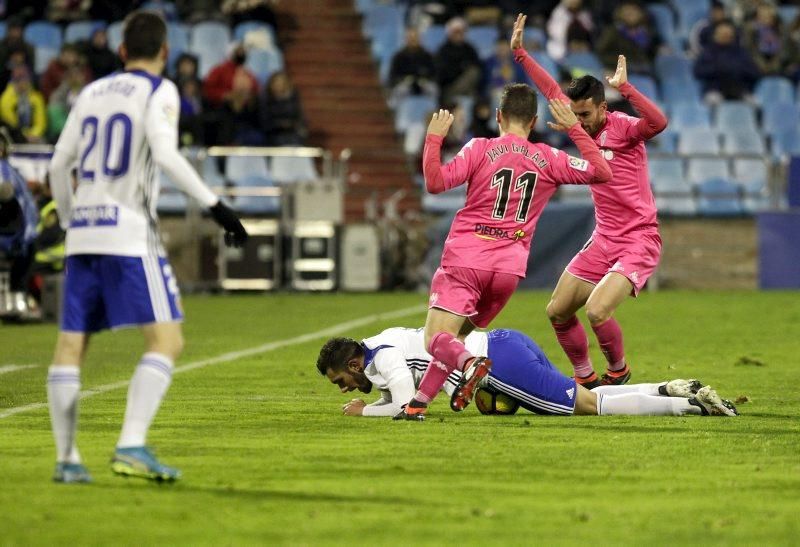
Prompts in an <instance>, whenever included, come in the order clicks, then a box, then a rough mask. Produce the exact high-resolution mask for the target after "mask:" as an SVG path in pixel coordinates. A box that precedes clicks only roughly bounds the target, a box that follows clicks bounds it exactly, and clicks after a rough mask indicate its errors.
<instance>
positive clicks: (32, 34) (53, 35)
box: [23, 21, 62, 49]
mask: <svg viewBox="0 0 800 547" xmlns="http://www.w3.org/2000/svg"><path fill="white" fill-rule="evenodd" d="M23 35H24V37H25V41H26V42H28V43H29V44H31V45H32V46H39V47H46V48H50V49H61V43H62V38H61V27H59V26H58V25H56V24H54V23H50V22H48V21H33V22H32V23H28V26H26V27H25V31H24V32H23Z"/></svg>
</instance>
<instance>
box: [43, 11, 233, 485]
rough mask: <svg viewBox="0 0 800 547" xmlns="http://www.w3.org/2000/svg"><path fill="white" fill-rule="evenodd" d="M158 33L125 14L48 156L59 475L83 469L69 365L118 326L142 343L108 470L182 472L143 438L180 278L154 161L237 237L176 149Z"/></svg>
mask: <svg viewBox="0 0 800 547" xmlns="http://www.w3.org/2000/svg"><path fill="white" fill-rule="evenodd" d="M166 36H167V30H166V25H165V23H164V21H163V19H161V17H159V16H158V15H157V14H155V13H152V12H146V11H140V12H134V13H132V14H131V15H130V16H128V18H127V19H126V21H125V30H124V39H123V44H122V46H121V47H120V56H121V58H122V59H123V61H124V63H125V70H124V71H123V72H118V73H115V74H112V75H111V76H108V77H106V78H103V79H100V80H97V81H95V82H93V83H92V84H90V85H88V86H87V87H86V88H85V89H84V90H83V92H82V93H81V95H80V96H79V97H78V99H77V101H76V103H75V105H74V106H73V108H72V110H71V111H70V114H69V118H68V119H67V123H66V125H65V127H64V131H63V132H62V133H61V137H60V138H59V140H58V144H56V149H55V154H54V155H53V159H52V163H51V165H50V180H51V185H52V192H53V197H54V198H55V200H56V203H57V205H58V213H59V218H60V219H61V222H62V224H63V225H64V228H65V229H66V230H67V241H66V254H67V259H66V277H65V283H64V307H63V318H62V322H61V332H60V333H59V336H58V342H57V343H56V349H55V356H54V358H53V365H52V366H51V367H50V371H49V374H48V378H47V394H48V401H49V405H50V416H51V420H52V427H53V436H54V437H55V443H56V461H57V464H56V470H55V475H54V477H53V479H54V480H55V481H57V482H88V481H90V480H91V479H90V477H89V473H88V472H87V470H86V468H85V467H84V466H83V465H82V464H81V458H80V455H79V453H78V448H77V445H76V442H75V433H76V429H77V427H76V426H77V419H78V398H79V397H78V393H79V390H80V368H79V367H80V365H81V362H82V361H83V358H84V355H85V353H86V349H87V346H88V342H89V337H90V336H91V334H93V333H95V332H97V331H100V330H102V329H107V328H111V329H116V328H121V327H127V326H138V327H139V329H140V330H141V332H142V335H143V336H144V341H145V348H146V351H145V353H144V355H143V356H142V358H141V360H140V361H139V364H138V366H137V367H136V371H135V373H134V375H133V378H132V379H131V382H130V387H129V389H128V402H127V407H126V410H125V421H124V423H123V426H122V433H121V435H120V438H119V442H118V443H117V447H116V451H115V453H114V457H113V460H112V462H111V469H112V471H113V472H114V473H117V474H120V475H127V476H135V477H143V478H147V479H153V480H175V479H177V478H178V477H179V476H180V472H179V471H178V470H177V469H174V468H172V467H168V466H166V465H163V464H161V463H160V462H159V461H158V460H157V459H156V458H155V457H154V456H153V454H152V452H151V451H150V450H149V449H148V448H147V447H146V446H145V438H146V435H147V430H148V429H149V427H150V423H151V422H152V420H153V417H154V416H155V414H156V411H157V410H158V407H159V405H160V404H161V399H162V398H163V397H164V394H165V393H166V391H167V388H168V387H169V384H170V381H171V378H172V369H173V363H174V362H175V359H176V358H177V357H178V355H180V353H181V350H182V348H183V334H182V329H181V324H180V321H181V320H182V318H183V314H182V311H181V307H180V295H179V293H178V285H177V282H176V280H175V278H174V277H173V274H172V269H171V267H170V265H169V263H168V262H167V259H166V256H165V253H164V249H163V248H162V246H161V243H160V240H159V235H158V224H157V218H156V201H157V199H158V192H159V174H158V169H159V168H161V169H163V170H164V171H165V172H166V174H167V175H169V177H170V178H171V179H172V180H173V182H174V183H175V184H176V185H177V186H178V187H179V188H180V189H182V190H183V191H184V192H186V193H187V194H189V195H190V196H191V197H193V198H194V199H196V200H197V201H199V202H200V203H201V204H202V205H203V206H205V207H209V208H210V210H211V213H212V215H213V217H214V219H215V220H216V221H217V222H218V223H219V224H221V225H222V227H223V228H224V230H225V232H226V233H225V240H226V243H227V244H229V245H237V246H238V245H242V244H243V243H244V242H245V240H246V239H247V232H246V231H245V229H244V228H243V226H242V224H241V222H239V219H238V218H237V217H236V215H235V214H234V213H233V212H232V211H231V210H230V208H228V207H227V206H226V205H224V204H223V203H222V202H220V200H219V198H218V197H217V196H216V195H215V194H214V193H213V192H212V191H211V190H210V189H209V188H208V187H206V186H205V185H204V184H203V182H202V181H201V180H200V178H199V177H198V176H197V173H195V171H194V170H193V169H192V168H191V166H190V165H189V163H188V162H187V161H186V159H185V158H184V157H183V156H181V154H180V153H179V152H178V148H177V143H178V132H177V130H178V112H179V102H178V92H177V89H176V88H175V85H174V84H173V83H172V82H170V81H169V80H165V79H162V78H161V77H160V76H159V75H160V74H161V72H162V70H163V69H164V64H165V62H166V59H167V52H168V50H167V41H166ZM75 162H78V166H77V170H78V173H77V179H78V185H77V189H75V191H74V193H73V190H72V187H71V184H70V169H72V166H73V164H74V163H75Z"/></svg>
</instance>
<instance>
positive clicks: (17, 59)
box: [0, 49, 33, 89]
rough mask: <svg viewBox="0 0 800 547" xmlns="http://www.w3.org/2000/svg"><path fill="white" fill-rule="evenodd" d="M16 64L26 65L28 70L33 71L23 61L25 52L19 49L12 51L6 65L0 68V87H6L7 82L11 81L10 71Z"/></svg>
mask: <svg viewBox="0 0 800 547" xmlns="http://www.w3.org/2000/svg"><path fill="white" fill-rule="evenodd" d="M18 66H24V67H27V68H28V70H30V71H33V69H32V68H31V67H30V66H29V65H28V63H27V62H26V61H25V52H24V51H23V50H21V49H17V50H14V51H12V52H11V55H10V56H9V57H8V61H7V63H6V65H5V66H4V67H3V68H2V70H0V89H5V88H6V86H7V85H8V82H10V81H11V71H12V70H14V68H15V67H18Z"/></svg>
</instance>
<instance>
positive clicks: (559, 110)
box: [547, 99, 611, 184]
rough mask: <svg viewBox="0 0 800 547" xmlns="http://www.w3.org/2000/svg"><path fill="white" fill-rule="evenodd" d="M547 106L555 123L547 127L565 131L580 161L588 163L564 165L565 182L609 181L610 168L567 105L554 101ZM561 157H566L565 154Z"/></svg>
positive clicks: (549, 123)
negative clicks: (573, 144)
mask: <svg viewBox="0 0 800 547" xmlns="http://www.w3.org/2000/svg"><path fill="white" fill-rule="evenodd" d="M548 106H549V108H550V113H551V114H552V115H553V119H554V120H555V122H547V125H549V126H550V128H551V129H555V130H557V131H566V132H567V134H568V135H569V137H570V138H571V139H572V141H573V142H574V143H575V145H576V146H577V147H578V150H580V152H581V156H583V158H584V159H583V160H581V161H587V162H588V164H587V165H583V164H578V165H571V164H568V165H566V167H567V168H568V169H567V170H564V171H563V174H564V177H565V182H576V183H585V184H596V183H601V182H607V181H609V180H611V167H610V166H609V165H608V162H607V161H606V160H605V158H604V157H603V154H601V153H600V149H599V148H598V147H597V143H596V142H594V139H592V138H591V137H590V136H589V135H588V134H587V133H586V131H584V129H583V127H581V124H580V123H579V122H578V118H577V117H576V116H575V113H574V112H572V109H570V107H569V105H568V104H567V103H564V102H563V101H562V100H561V99H554V100H552V101H550V103H549V105H548ZM563 156H564V157H567V156H566V154H564V155H563ZM573 159H574V158H573ZM576 171H578V172H582V173H583V174H582V173H578V172H576Z"/></svg>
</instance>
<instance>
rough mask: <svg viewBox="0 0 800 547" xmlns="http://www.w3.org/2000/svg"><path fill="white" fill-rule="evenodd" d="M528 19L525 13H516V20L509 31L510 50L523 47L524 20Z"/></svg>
mask: <svg viewBox="0 0 800 547" xmlns="http://www.w3.org/2000/svg"><path fill="white" fill-rule="evenodd" d="M527 19H528V16H527V15H523V14H521V13H520V14H519V15H517V20H516V21H514V30H513V31H512V32H511V50H512V51H513V50H515V49H517V48H521V47H523V45H522V36H523V34H524V33H525V21H526V20H527Z"/></svg>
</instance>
